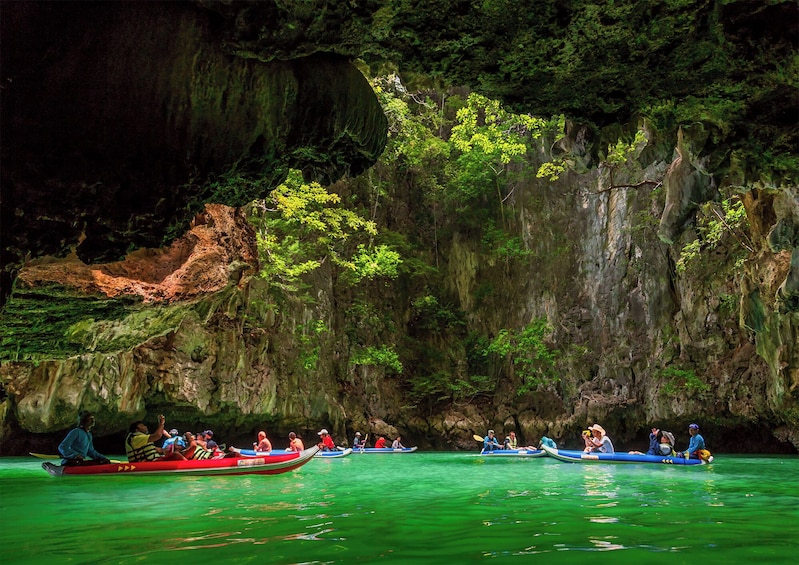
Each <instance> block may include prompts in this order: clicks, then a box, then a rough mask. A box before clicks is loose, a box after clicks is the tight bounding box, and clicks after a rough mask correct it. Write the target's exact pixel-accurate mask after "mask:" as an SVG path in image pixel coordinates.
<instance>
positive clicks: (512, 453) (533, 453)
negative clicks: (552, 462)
mask: <svg viewBox="0 0 799 565" xmlns="http://www.w3.org/2000/svg"><path fill="white" fill-rule="evenodd" d="M480 455H482V456H484V457H543V456H544V455H546V452H545V451H544V450H543V449H495V450H493V451H481V452H480Z"/></svg>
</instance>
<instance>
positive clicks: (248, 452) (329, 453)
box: [233, 447, 352, 459]
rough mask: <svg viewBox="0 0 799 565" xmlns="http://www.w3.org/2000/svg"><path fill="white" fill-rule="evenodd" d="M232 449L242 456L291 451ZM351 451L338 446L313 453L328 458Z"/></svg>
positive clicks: (262, 455)
mask: <svg viewBox="0 0 799 565" xmlns="http://www.w3.org/2000/svg"><path fill="white" fill-rule="evenodd" d="M233 451H235V452H236V453H238V454H239V455H241V456H242V457H276V456H279V455H284V454H286V453H291V452H290V451H283V450H281V449H273V450H272V451H254V450H252V449H237V448H235V447H234V448H233ZM350 453H352V449H350V448H346V449H344V448H339V450H338V451H322V450H319V452H318V453H317V454H316V455H314V457H317V458H318V457H322V458H324V459H328V458H331V457H346V456H347V455H349V454H350Z"/></svg>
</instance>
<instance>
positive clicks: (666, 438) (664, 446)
mask: <svg viewBox="0 0 799 565" xmlns="http://www.w3.org/2000/svg"><path fill="white" fill-rule="evenodd" d="M658 450H659V451H660V455H666V456H669V455H674V434H672V433H671V432H667V431H665V430H661V431H660V434H658Z"/></svg>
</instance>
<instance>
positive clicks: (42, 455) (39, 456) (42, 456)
mask: <svg viewBox="0 0 799 565" xmlns="http://www.w3.org/2000/svg"><path fill="white" fill-rule="evenodd" d="M28 453H30V454H31V455H33V456H34V457H36V458H37V459H61V456H60V455H49V454H47V453H34V452H32V451H29V452H28ZM108 461H109V463H113V464H119V463H127V461H120V460H119V459H109V460H108Z"/></svg>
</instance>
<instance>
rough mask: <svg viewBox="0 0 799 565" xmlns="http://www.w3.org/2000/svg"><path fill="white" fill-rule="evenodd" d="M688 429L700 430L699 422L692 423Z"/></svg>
mask: <svg viewBox="0 0 799 565" xmlns="http://www.w3.org/2000/svg"><path fill="white" fill-rule="evenodd" d="M688 429H689V430H698V429H699V424H691V425H690V426H688Z"/></svg>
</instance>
